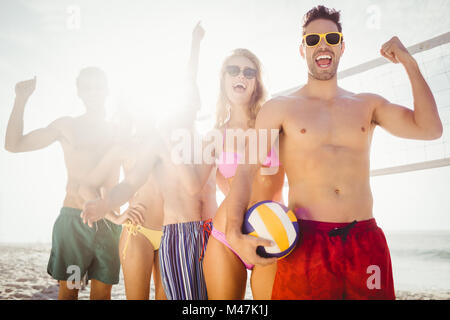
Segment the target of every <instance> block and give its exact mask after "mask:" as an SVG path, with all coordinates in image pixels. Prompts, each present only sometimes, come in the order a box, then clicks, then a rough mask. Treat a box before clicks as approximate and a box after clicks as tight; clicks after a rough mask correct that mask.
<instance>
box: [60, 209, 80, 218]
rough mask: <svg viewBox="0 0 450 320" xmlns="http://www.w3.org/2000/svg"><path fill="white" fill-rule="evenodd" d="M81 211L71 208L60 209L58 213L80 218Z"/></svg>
mask: <svg viewBox="0 0 450 320" xmlns="http://www.w3.org/2000/svg"><path fill="white" fill-rule="evenodd" d="M81 211H83V210H81V209H77V208H71V207H62V208H61V210H60V211H59V213H60V214H64V215H71V216H74V215H78V216H80V214H81Z"/></svg>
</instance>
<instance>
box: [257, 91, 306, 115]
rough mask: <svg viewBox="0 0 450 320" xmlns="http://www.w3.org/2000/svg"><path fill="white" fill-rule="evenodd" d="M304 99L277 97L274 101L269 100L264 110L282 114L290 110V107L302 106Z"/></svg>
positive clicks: (286, 96)
mask: <svg viewBox="0 0 450 320" xmlns="http://www.w3.org/2000/svg"><path fill="white" fill-rule="evenodd" d="M302 100H304V98H303V97H300V96H292V95H283V96H276V97H273V98H272V99H270V100H268V101H267V102H266V103H265V104H264V105H263V106H262V109H264V110H265V112H275V111H276V112H278V113H279V112H282V111H283V110H286V109H288V108H289V107H291V106H293V105H297V104H299V103H300V104H301V102H302Z"/></svg>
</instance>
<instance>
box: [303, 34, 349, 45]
mask: <svg viewBox="0 0 450 320" xmlns="http://www.w3.org/2000/svg"><path fill="white" fill-rule="evenodd" d="M342 37H343V36H342V33H341V32H327V33H308V34H305V35H304V36H303V41H304V43H305V44H306V46H308V47H310V48H311V47H316V46H318V45H319V43H320V41H321V40H322V38H324V39H325V42H326V43H327V44H328V45H330V46H337V45H338V44H339V43H341V41H342Z"/></svg>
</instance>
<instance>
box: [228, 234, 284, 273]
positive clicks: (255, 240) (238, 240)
mask: <svg viewBox="0 0 450 320" xmlns="http://www.w3.org/2000/svg"><path fill="white" fill-rule="evenodd" d="M227 241H228V242H229V243H230V246H231V247H232V248H233V250H234V251H236V252H237V254H238V255H239V256H240V257H241V259H242V260H244V261H245V262H246V263H248V264H253V265H261V266H267V265H269V264H272V263H275V262H276V261H277V258H263V257H261V256H260V255H258V254H257V253H256V248H258V247H259V246H263V247H270V246H273V243H272V241H270V240H266V239H263V238H259V237H254V236H249V235H246V234H236V235H230V236H227Z"/></svg>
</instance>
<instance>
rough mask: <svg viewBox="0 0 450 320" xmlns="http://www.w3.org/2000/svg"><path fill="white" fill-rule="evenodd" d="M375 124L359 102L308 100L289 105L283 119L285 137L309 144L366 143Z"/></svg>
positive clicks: (350, 145) (347, 144)
mask: <svg viewBox="0 0 450 320" xmlns="http://www.w3.org/2000/svg"><path fill="white" fill-rule="evenodd" d="M374 127H375V124H374V123H373V122H372V112H371V110H370V107H368V106H365V105H364V104H362V103H358V102H354V103H348V102H344V103H334V104H321V103H311V104H308V105H306V106H302V107H298V108H291V109H290V110H289V115H288V116H287V117H286V120H285V121H284V122H283V131H284V134H285V135H286V137H287V139H289V140H291V141H292V142H294V143H295V144H298V146H301V147H305V148H309V147H317V146H323V145H335V146H344V147H350V148H351V147H355V148H359V147H367V146H368V145H369V144H370V141H371V138H372V133H373V129H374Z"/></svg>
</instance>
